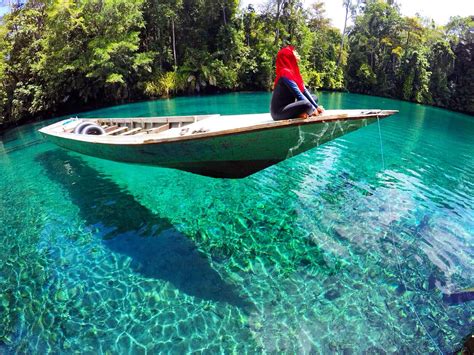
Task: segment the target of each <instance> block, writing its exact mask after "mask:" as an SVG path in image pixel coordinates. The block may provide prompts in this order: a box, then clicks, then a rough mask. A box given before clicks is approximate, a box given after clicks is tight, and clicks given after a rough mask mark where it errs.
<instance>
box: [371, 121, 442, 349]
mask: <svg viewBox="0 0 474 355" xmlns="http://www.w3.org/2000/svg"><path fill="white" fill-rule="evenodd" d="M377 123H378V127H379V140H380V154H381V157H382V169H383V170H385V159H384V154H383V143H382V130H381V129H380V118H379V116H378V115H377ZM388 210H389V212H390V214H391V215H392V216H393V214H392V211H391V205H390V204H389V205H388ZM392 243H393V245H394V246H396V244H395V243H394V238H392ZM395 254H396V262H397V268H398V272H399V273H400V281H401V282H402V284H403V288H404V289H405V290H408V287H407V283H406V282H405V280H404V277H403V275H404V273H403V271H402V266H401V258H400V254H399V252H398V250H397V248H396V247H395ZM407 303H408V305H409V307H410V309H411V310H412V312H413V313H414V314H415V317H416V319H417V320H418V322H419V323H420V324H421V326H422V327H423V329H424V330H425V333H426V334H427V335H428V338H429V339H430V341H431V343H432V344H433V345H434V347H435V348H436V350H437V351H438V353H440V354H443V352H442V351H441V349H440V347H439V346H438V343H437V342H436V340H435V339H434V338H433V337H432V336H431V334H430V332H429V331H428V329H427V328H426V326H425V324H424V323H423V321H422V320H421V318H420V316H419V314H418V312H417V311H416V308H415V306H414V305H413V303H412V302H411V301H410V300H407Z"/></svg>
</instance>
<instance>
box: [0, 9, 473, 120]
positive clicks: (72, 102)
mask: <svg viewBox="0 0 474 355" xmlns="http://www.w3.org/2000/svg"><path fill="white" fill-rule="evenodd" d="M340 3H341V14H343V13H345V19H346V21H345V23H346V25H347V24H350V23H351V21H349V20H351V19H352V22H353V23H354V25H352V26H349V25H347V26H344V30H343V33H341V31H340V30H339V29H337V28H335V27H333V26H332V25H331V23H330V21H329V20H328V18H327V16H326V13H325V9H324V4H323V3H322V2H321V1H315V2H314V3H312V4H308V7H307V8H305V6H304V3H303V1H301V0H268V1H267V2H266V3H265V4H264V5H263V6H261V7H259V8H258V9H255V8H254V7H253V6H252V5H250V6H248V7H247V8H246V9H239V6H238V5H239V1H238V0H219V1H216V0H199V1H198V0H100V1H99V0H84V1H80V2H77V1H72V0H66V1H64V0H52V1H44V0H32V1H28V2H26V3H25V4H23V3H16V5H13V7H12V8H11V11H10V13H9V14H7V15H6V16H4V18H3V19H2V20H1V23H0V127H2V125H4V126H6V125H7V124H12V123H15V122H22V121H25V120H28V119H32V118H34V119H41V118H43V117H50V116H51V115H52V114H57V113H64V112H77V111H80V110H83V109H86V108H92V107H97V106H103V105H108V104H115V103H122V102H129V101H133V100H140V99H147V98H157V97H167V96H170V95H177V94H195V93H203V92H205V93H214V92H219V91H236V90H270V89H271V88H272V83H273V76H274V59H275V56H276V53H277V51H278V49H279V48H281V47H282V46H283V45H286V44H292V45H294V46H296V47H297V50H298V52H299V53H300V55H301V57H302V61H301V64H300V66H301V72H302V74H303V77H304V79H305V82H306V84H307V86H309V87H310V88H312V89H316V88H321V89H328V90H350V91H352V92H358V93H366V94H372V95H380V96H387V97H392V98H398V99H403V100H408V101H414V102H419V103H425V104H433V105H438V106H442V107H447V108H449V109H453V110H459V111H464V112H471V113H472V112H474V87H473V85H474V84H473V82H474V65H473V55H474V54H473V53H474V47H473V46H474V30H473V29H474V17H473V16H472V14H465V15H470V16H467V17H455V18H452V19H451V21H450V22H449V23H448V24H447V25H446V26H438V25H436V24H435V23H434V22H433V21H431V20H429V19H426V18H423V17H421V16H420V17H404V16H402V15H401V14H400V10H399V8H398V5H397V2H396V1H393V0H387V1H382V0H344V1H343V0H341V1H340ZM434 6H435V5H434Z"/></svg>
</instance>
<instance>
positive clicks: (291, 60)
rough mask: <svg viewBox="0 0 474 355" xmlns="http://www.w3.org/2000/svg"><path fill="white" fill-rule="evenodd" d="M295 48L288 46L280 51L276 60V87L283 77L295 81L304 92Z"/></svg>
mask: <svg viewBox="0 0 474 355" xmlns="http://www.w3.org/2000/svg"><path fill="white" fill-rule="evenodd" d="M294 50H295V49H294V47H292V46H286V47H283V48H282V49H280V51H279V52H278V54H277V59H276V79H275V83H274V86H276V84H277V83H278V80H280V78H281V77H285V78H287V79H290V80H293V81H294V82H295V83H296V85H298V87H299V89H300V90H301V91H304V83H303V78H302V77H301V74H300V68H298V63H297V60H296V57H295V53H294Z"/></svg>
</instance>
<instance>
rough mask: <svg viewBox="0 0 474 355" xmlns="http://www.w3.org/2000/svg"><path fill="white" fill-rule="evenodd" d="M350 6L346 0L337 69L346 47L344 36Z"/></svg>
mask: <svg viewBox="0 0 474 355" xmlns="http://www.w3.org/2000/svg"><path fill="white" fill-rule="evenodd" d="M349 6H350V1H347V2H346V17H345V19H344V29H343V30H342V37H341V47H340V48H339V54H338V55H337V62H336V70H337V69H338V68H339V64H340V63H341V56H342V49H343V48H344V36H345V35H346V27H347V18H348V17H349Z"/></svg>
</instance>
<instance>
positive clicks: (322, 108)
mask: <svg viewBox="0 0 474 355" xmlns="http://www.w3.org/2000/svg"><path fill="white" fill-rule="evenodd" d="M316 111H318V113H323V112H324V107H322V106H318V108H317V109H316Z"/></svg>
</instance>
